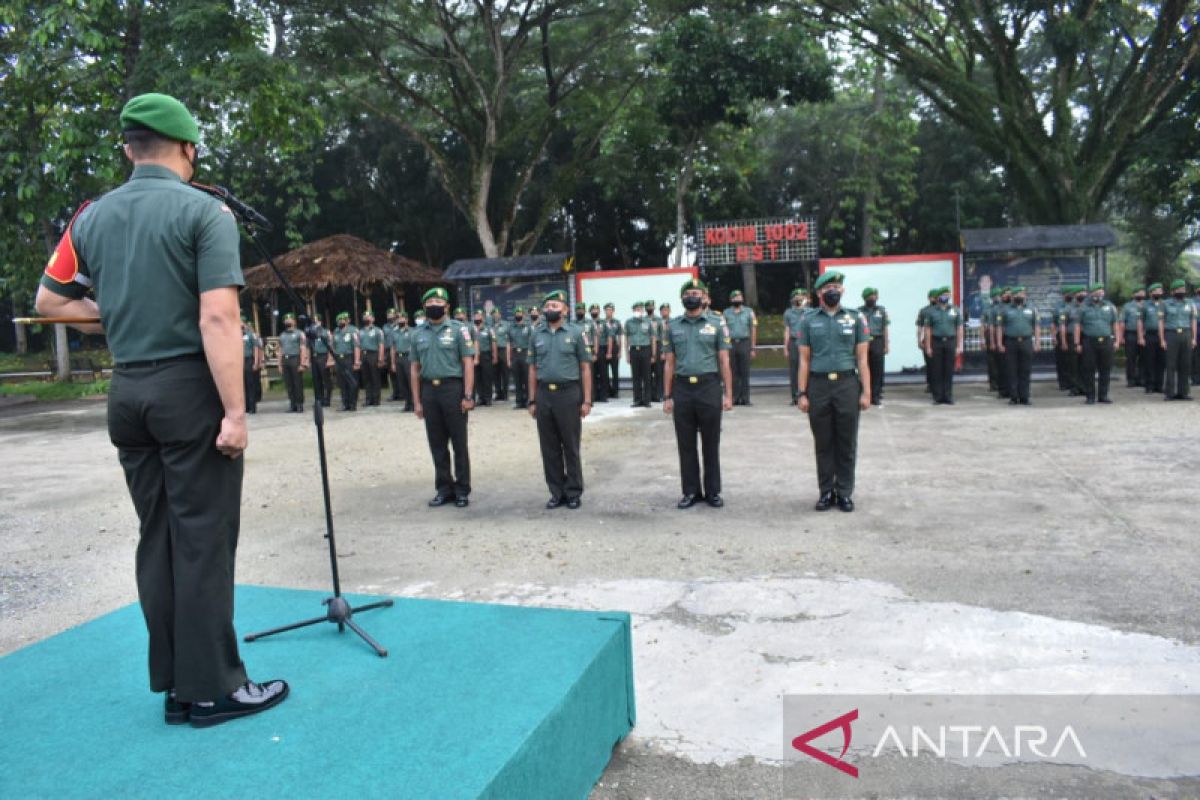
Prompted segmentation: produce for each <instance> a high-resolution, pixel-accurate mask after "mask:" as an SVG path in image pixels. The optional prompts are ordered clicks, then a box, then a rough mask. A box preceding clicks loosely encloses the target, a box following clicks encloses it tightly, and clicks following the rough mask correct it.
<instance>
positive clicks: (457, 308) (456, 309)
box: [454, 306, 467, 314]
mask: <svg viewBox="0 0 1200 800" xmlns="http://www.w3.org/2000/svg"><path fill="white" fill-rule="evenodd" d="M454 313H455V314H465V313H467V310H466V309H465V308H463V307H462V306H455V307H454Z"/></svg>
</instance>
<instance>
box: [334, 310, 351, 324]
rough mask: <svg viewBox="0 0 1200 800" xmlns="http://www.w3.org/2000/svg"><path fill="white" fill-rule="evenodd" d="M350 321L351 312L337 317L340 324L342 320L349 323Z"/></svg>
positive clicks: (344, 312) (345, 312)
mask: <svg viewBox="0 0 1200 800" xmlns="http://www.w3.org/2000/svg"><path fill="white" fill-rule="evenodd" d="M349 319H350V312H349V311H343V312H341V313H339V314H338V315H337V321H338V322H341V321H342V320H347V321H348V320H349Z"/></svg>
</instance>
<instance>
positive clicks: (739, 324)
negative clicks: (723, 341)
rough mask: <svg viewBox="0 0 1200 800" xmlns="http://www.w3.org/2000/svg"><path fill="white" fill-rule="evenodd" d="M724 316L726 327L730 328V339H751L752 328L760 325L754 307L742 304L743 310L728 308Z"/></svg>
mask: <svg viewBox="0 0 1200 800" xmlns="http://www.w3.org/2000/svg"><path fill="white" fill-rule="evenodd" d="M723 316H724V319H725V327H727V328H729V338H730V339H749V338H750V329H751V328H757V327H758V317H756V316H754V309H752V308H746V307H745V306H742V310H741V311H735V310H734V309H732V308H727V309H725V313H724V315H723Z"/></svg>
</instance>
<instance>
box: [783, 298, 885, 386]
mask: <svg viewBox="0 0 1200 800" xmlns="http://www.w3.org/2000/svg"><path fill="white" fill-rule="evenodd" d="M788 303H789V306H788V309H787V310H786V311H784V312H783V349H784V352H786V353H787V359H788V385H789V386H790V387H791V389H792V402H791V404H792V405H796V401H797V400H798V399H799V396H800V349H799V348H798V347H796V333H797V331H799V330H800V320H802V319H804V315H805V314H807V313H808V292H807V291H806V290H804V289H800V288H796V289H792V294H791V295H790V296H789V297H788ZM873 399H874V398H872V400H873Z"/></svg>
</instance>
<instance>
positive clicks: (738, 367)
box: [729, 339, 750, 405]
mask: <svg viewBox="0 0 1200 800" xmlns="http://www.w3.org/2000/svg"><path fill="white" fill-rule="evenodd" d="M729 366H730V367H731V368H732V371H733V402H734V403H736V404H737V405H745V404H746V403H749V402H750V340H749V339H734V340H733V348H732V349H731V350H730V352H729Z"/></svg>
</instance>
